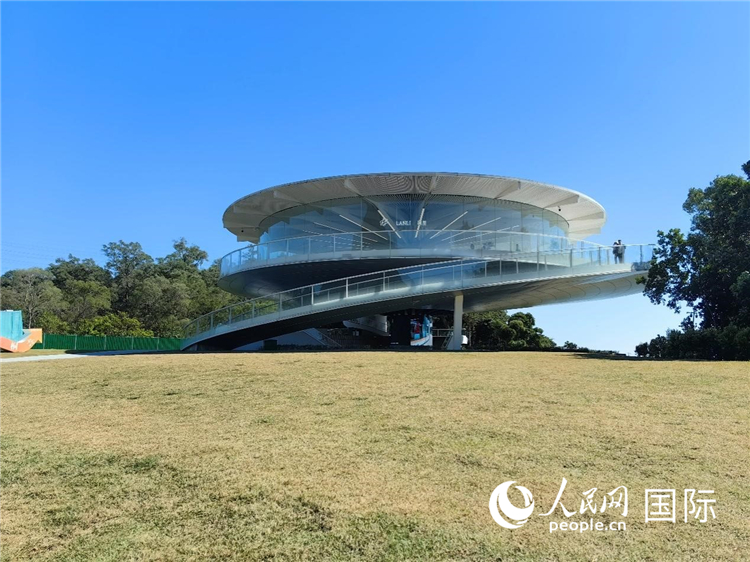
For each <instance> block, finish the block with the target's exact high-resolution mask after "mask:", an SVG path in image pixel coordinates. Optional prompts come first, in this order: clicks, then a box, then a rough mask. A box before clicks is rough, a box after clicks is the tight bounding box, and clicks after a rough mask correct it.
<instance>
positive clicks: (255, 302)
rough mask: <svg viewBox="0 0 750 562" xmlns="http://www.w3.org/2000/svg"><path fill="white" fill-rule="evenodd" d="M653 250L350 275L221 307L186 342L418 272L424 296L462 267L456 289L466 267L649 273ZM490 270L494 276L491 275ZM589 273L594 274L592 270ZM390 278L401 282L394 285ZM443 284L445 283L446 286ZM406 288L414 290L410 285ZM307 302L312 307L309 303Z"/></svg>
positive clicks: (641, 247) (544, 255) (604, 250)
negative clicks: (433, 280)
mask: <svg viewBox="0 0 750 562" xmlns="http://www.w3.org/2000/svg"><path fill="white" fill-rule="evenodd" d="M653 247H654V245H653V244H628V245H626V246H625V248H626V252H629V255H632V253H633V251H634V250H636V249H637V250H638V256H639V259H638V261H633V262H630V263H624V259H622V258H620V259H619V260H618V258H617V257H616V256H615V255H614V254H613V250H612V248H611V247H608V246H598V247H595V248H589V249H583V250H573V249H571V250H566V251H560V252H533V253H529V254H519V255H516V256H514V257H515V259H513V260H508V259H493V260H486V259H485V260H477V259H471V260H463V259H462V260H450V261H445V262H440V263H434V264H427V265H415V266H408V267H400V268H393V269H387V270H382V271H378V272H375V273H365V274H360V275H352V276H349V277H342V278H340V279H335V280H333V281H325V282H321V283H313V284H310V285H304V286H302V287H296V288H294V289H288V290H285V291H279V292H276V293H272V294H269V295H265V296H262V297H256V298H253V299H247V300H245V301H243V302H240V303H235V304H232V305H229V306H225V307H222V308H219V309H217V310H214V311H212V312H210V313H208V314H204V315H202V316H199V317H198V318H196V319H195V320H193V321H192V322H190V323H189V324H188V325H187V326H186V327H185V337H186V338H187V339H189V338H197V337H198V335H199V334H202V333H206V332H209V331H212V330H214V328H216V327H218V326H219V325H225V324H233V323H236V322H241V321H244V320H247V319H248V313H250V318H256V317H262V316H266V315H267V314H272V313H275V312H279V313H281V312H284V310H291V309H294V308H298V307H297V306H291V305H289V303H294V302H296V301H297V300H299V302H300V305H299V306H312V305H315V304H325V303H326V302H338V301H340V300H349V299H350V298H352V297H355V298H359V297H361V296H362V295H360V292H361V290H362V288H361V285H365V289H367V288H368V285H367V284H369V285H370V286H372V287H375V293H377V292H386V291H387V290H395V289H388V287H390V286H391V285H394V286H395V284H396V282H397V281H400V282H401V283H404V281H405V279H406V277H407V276H409V275H412V274H415V273H416V274H419V278H420V281H419V283H416V284H414V285H413V286H412V287H411V288H412V289H414V291H417V290H418V289H420V288H421V289H422V291H423V293H424V288H425V286H427V284H425V280H426V279H425V277H426V276H427V277H428V279H427V280H428V281H429V280H430V279H429V277H435V273H438V274H441V273H447V272H448V271H450V273H451V275H449V276H446V278H445V279H443V281H446V280H447V277H452V282H453V283H454V285H455V282H456V278H455V274H456V268H459V273H460V284H459V285H456V286H451V287H450V289H451V290H455V289H456V288H462V287H464V268H467V267H468V268H473V270H471V269H470V272H471V273H473V274H474V276H473V277H471V276H470V277H467V278H466V279H467V283H468V281H471V280H472V279H473V280H476V279H477V278H478V277H482V276H477V275H476V272H477V271H482V270H483V277H484V279H487V278H488V277H498V278H505V279H507V278H508V277H510V278H511V279H512V278H518V277H521V276H523V275H526V276H527V277H528V274H529V272H531V273H532V274H535V275H532V277H531V278H538V279H542V278H546V277H553V276H560V274H565V275H570V274H575V273H577V272H578V271H581V272H583V271H586V268H590V267H591V266H594V267H597V266H598V267H599V268H601V269H602V270H604V271H606V270H608V269H610V270H612V271H625V270H637V271H640V270H644V271H645V270H646V269H648V263H649V262H650V260H651V251H652V249H653ZM532 254H533V255H536V257H537V259H536V262H535V265H536V270H535V271H534V270H533V269H532V270H527V271H524V272H521V271H520V266H519V264H524V266H527V265H529V262H525V261H522V260H521V261H519V258H521V257H529V256H530V255H532ZM550 258H555V259H550ZM559 258H561V259H559ZM504 264H515V275H514V272H513V271H511V272H510V273H508V272H507V271H506V272H505V273H504V272H503V269H504ZM533 265H534V264H532V267H533ZM618 265H619V267H618ZM477 266H478V269H477ZM491 268H492V272H490V269H491ZM588 271H590V269H589V270H588ZM542 272H545V273H547V274H541V273H542ZM549 273H551V275H548V274H549ZM540 274H541V275H540ZM391 280H396V281H393V282H392V281H391ZM443 281H441V283H442V282H443ZM470 285H471V286H475V285H476V284H475V283H474V284H470ZM380 287H382V291H381V290H380ZM406 288H409V287H408V286H407V287H406ZM399 290H400V288H399ZM443 290H445V289H443ZM332 292H333V293H334V296H337V295H338V299H336V298H334V299H331V293H332ZM375 293H373V294H375ZM369 294H370V293H365V296H367V295H369ZM323 295H325V296H323ZM342 295H343V296H342ZM285 297H286V300H285ZM316 299H317V302H316ZM320 299H323V301H321V300H320ZM306 301H307V303H308V304H305V302H306ZM285 304H287V305H288V307H287V309H285V308H284V305H285ZM202 324H207V326H208V329H207V330H202V331H201V330H200V328H201V325H202Z"/></svg>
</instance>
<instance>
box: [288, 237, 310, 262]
mask: <svg viewBox="0 0 750 562" xmlns="http://www.w3.org/2000/svg"><path fill="white" fill-rule="evenodd" d="M288 252H289V255H290V256H294V257H296V258H306V257H308V256H309V255H310V238H290V239H289V248H288Z"/></svg>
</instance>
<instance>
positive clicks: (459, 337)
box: [449, 294, 464, 351]
mask: <svg viewBox="0 0 750 562" xmlns="http://www.w3.org/2000/svg"><path fill="white" fill-rule="evenodd" d="M463 326H464V296H463V295H460V294H459V295H456V296H455V298H454V299H453V337H452V338H451V341H450V347H449V349H450V350H451V351H460V350H461V342H462V341H463V339H464V338H463Z"/></svg>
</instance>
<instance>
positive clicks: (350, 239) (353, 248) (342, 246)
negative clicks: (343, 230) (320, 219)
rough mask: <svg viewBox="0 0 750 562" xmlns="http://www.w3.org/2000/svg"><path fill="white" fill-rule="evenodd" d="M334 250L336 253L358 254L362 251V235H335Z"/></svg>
mask: <svg viewBox="0 0 750 562" xmlns="http://www.w3.org/2000/svg"><path fill="white" fill-rule="evenodd" d="M333 244H334V250H335V251H336V253H352V252H359V251H360V250H361V249H362V235H361V234H359V233H356V234H337V235H336V236H334V239H333Z"/></svg>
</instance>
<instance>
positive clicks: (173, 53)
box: [2, 2, 750, 352]
mask: <svg viewBox="0 0 750 562" xmlns="http://www.w3.org/2000/svg"><path fill="white" fill-rule="evenodd" d="M749 30H750V5H749V4H748V3H725V4H722V3H710V4H709V3H650V2H649V3H641V2H637V3H606V4H604V3H601V4H600V3H577V4H567V3H475V4H457V3H450V4H449V3H439V4H428V3H412V4H396V3H378V4H375V3H356V4H344V3H325V4H323V3H321V4H293V3H278V4H271V3H220V4H219V3H210V4H209V3H141V2H133V3H119V2H118V3H114V2H102V3H88V2H80V3H36V2H32V3H15V2H14V3H7V2H4V3H3V4H2V269H3V271H6V270H8V269H12V268H18V267H30V266H46V265H47V264H48V263H49V262H51V261H53V260H54V258H56V257H59V256H65V255H67V254H68V253H73V254H75V255H77V256H79V257H94V258H96V259H97V260H99V261H101V253H100V248H101V245H102V244H104V243H106V242H110V241H113V240H119V239H123V240H126V241H138V242H141V244H143V246H144V248H145V249H146V251H148V252H149V253H151V254H152V255H155V256H156V255H164V254H165V253H167V252H168V251H169V249H170V246H171V242H172V240H174V239H176V238H179V237H181V236H184V237H186V238H187V239H188V241H190V242H191V243H195V244H198V245H200V246H201V247H202V248H204V249H205V250H207V251H208V252H209V254H210V256H211V258H217V257H220V256H221V255H223V254H225V253H227V252H229V251H231V250H233V249H235V248H237V247H239V244H238V243H237V242H236V241H235V240H234V239H233V237H232V235H231V234H230V233H229V232H227V231H225V230H223V228H222V225H221V216H222V213H223V211H224V209H225V208H226V207H227V206H228V204H229V203H231V202H232V201H234V200H235V199H237V198H239V197H241V196H243V195H246V194H248V193H251V192H253V191H256V190H258V189H261V188H264V187H269V186H272V185H276V184H280V183H285V182H290V181H296V180H302V179H308V178H313V177H320V176H330V175H339V174H349V173H364V172H384V171H455V172H474V173H482V174H498V175H505V176H515V177H521V178H528V179H534V180H538V181H542V182H549V183H554V184H557V185H562V186H565V187H569V188H571V189H575V190H578V191H581V192H583V193H586V194H587V195H589V196H591V197H593V198H594V199H596V200H598V201H599V202H600V203H601V204H602V205H604V207H605V208H606V209H607V211H608V216H609V219H608V222H607V224H606V225H605V227H604V231H603V233H602V234H601V235H598V236H596V237H593V238H592V240H593V241H595V242H600V243H610V242H611V241H612V240H613V239H615V238H622V239H623V241H625V242H630V243H640V242H651V241H654V240H655V238H656V231H657V229H668V228H670V227H682V228H685V227H687V226H688V220H687V216H686V215H685V213H684V212H683V211H682V209H681V205H682V202H683V201H684V199H685V195H686V192H687V189H688V188H689V187H691V186H695V187H704V186H706V185H707V184H708V183H709V182H710V181H711V180H712V179H713V178H714V177H715V176H716V175H720V174H727V173H740V165H741V163H742V162H745V161H747V160H748V159H749V158H750V131H749V123H750V33H749ZM531 312H533V314H534V315H535V316H536V317H537V319H538V323H539V324H540V325H541V326H542V327H543V328H545V330H546V332H547V333H549V334H550V335H551V336H552V337H554V338H555V339H556V340H557V341H558V342H559V343H562V342H564V341H565V340H566V339H569V340H573V341H575V342H577V343H579V344H582V345H589V346H592V347H597V348H607V349H619V350H622V351H627V352H632V350H633V346H634V345H635V344H636V343H638V342H640V341H644V340H646V339H648V338H650V337H653V336H654V335H656V333H657V332H663V331H664V330H665V329H666V328H667V327H670V326H671V327H676V326H677V325H678V323H679V317H676V316H675V315H673V314H672V313H671V312H670V311H669V310H668V309H666V308H665V307H656V306H653V305H651V304H650V303H649V302H648V300H647V299H646V298H645V297H643V296H639V295H637V296H631V297H625V298H620V299H614V300H605V301H594V302H590V303H575V304H567V305H555V306H549V307H541V308H535V309H531Z"/></svg>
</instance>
